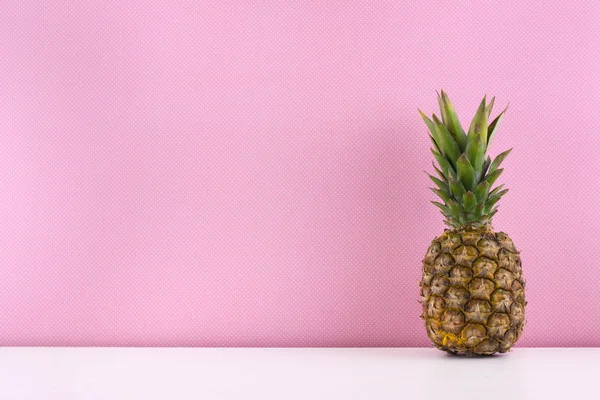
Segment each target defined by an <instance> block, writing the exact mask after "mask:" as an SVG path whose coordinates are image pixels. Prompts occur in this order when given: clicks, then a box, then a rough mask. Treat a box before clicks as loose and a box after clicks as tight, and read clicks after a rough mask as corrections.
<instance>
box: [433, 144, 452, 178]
mask: <svg viewBox="0 0 600 400" xmlns="http://www.w3.org/2000/svg"><path fill="white" fill-rule="evenodd" d="M431 153H432V154H433V156H434V157H435V159H436V161H437V162H438V165H439V166H440V168H441V169H442V171H443V172H444V176H448V177H450V176H454V177H456V170H455V169H454V167H453V166H452V165H450V163H449V162H448V160H446V159H445V158H444V156H442V155H441V154H440V153H438V152H436V151H435V150H433V149H431Z"/></svg>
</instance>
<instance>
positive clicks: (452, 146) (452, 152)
mask: <svg viewBox="0 0 600 400" xmlns="http://www.w3.org/2000/svg"><path fill="white" fill-rule="evenodd" d="M436 119H437V118H436ZM435 127H436V129H437V137H438V139H439V143H440V146H441V148H442V153H443V154H444V156H446V159H448V160H457V159H458V157H460V148H459V147H458V143H456V141H455V140H454V137H453V136H452V134H451V133H450V132H449V131H448V129H446V127H445V126H444V125H442V124H441V123H437V122H436V126H435Z"/></svg>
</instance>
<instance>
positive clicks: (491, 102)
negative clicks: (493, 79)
mask: <svg viewBox="0 0 600 400" xmlns="http://www.w3.org/2000/svg"><path fill="white" fill-rule="evenodd" d="M495 100H496V96H494V97H492V100H491V101H490V104H488V105H487V107H486V108H485V111H486V112H487V117H488V120H489V119H490V114H491V113H492V108H493V107H494V101H495Z"/></svg>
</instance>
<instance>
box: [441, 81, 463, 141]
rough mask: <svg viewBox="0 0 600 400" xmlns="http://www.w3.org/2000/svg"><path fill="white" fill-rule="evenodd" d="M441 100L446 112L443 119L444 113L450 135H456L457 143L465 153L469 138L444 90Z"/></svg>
mask: <svg viewBox="0 0 600 400" xmlns="http://www.w3.org/2000/svg"><path fill="white" fill-rule="evenodd" d="M441 100H442V108H443V109H444V112H443V113H442V117H443V116H444V113H445V115H446V125H447V126H448V130H449V131H450V133H452V135H454V138H455V139H456V142H457V143H458V145H459V146H460V150H461V151H464V150H465V148H466V147H467V136H466V135H465V131H464V130H463V128H462V126H461V125H460V121H459V120H458V116H457V115H456V111H455V110H454V106H452V103H451V102H450V99H449V98H448V95H447V94H446V93H444V91H443V90H442V96H441Z"/></svg>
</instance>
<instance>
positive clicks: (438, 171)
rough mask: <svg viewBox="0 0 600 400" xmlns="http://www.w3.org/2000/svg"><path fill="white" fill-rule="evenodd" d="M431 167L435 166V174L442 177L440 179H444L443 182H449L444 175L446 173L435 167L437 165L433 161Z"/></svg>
mask: <svg viewBox="0 0 600 400" xmlns="http://www.w3.org/2000/svg"><path fill="white" fill-rule="evenodd" d="M431 165H433V169H435V172H436V173H437V174H438V175H439V176H440V178H442V180H443V181H444V182H445V181H446V180H447V178H446V176H445V175H444V173H443V172H442V171H440V169H439V168H438V167H436V166H435V163H434V162H433V161H432V162H431Z"/></svg>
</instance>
